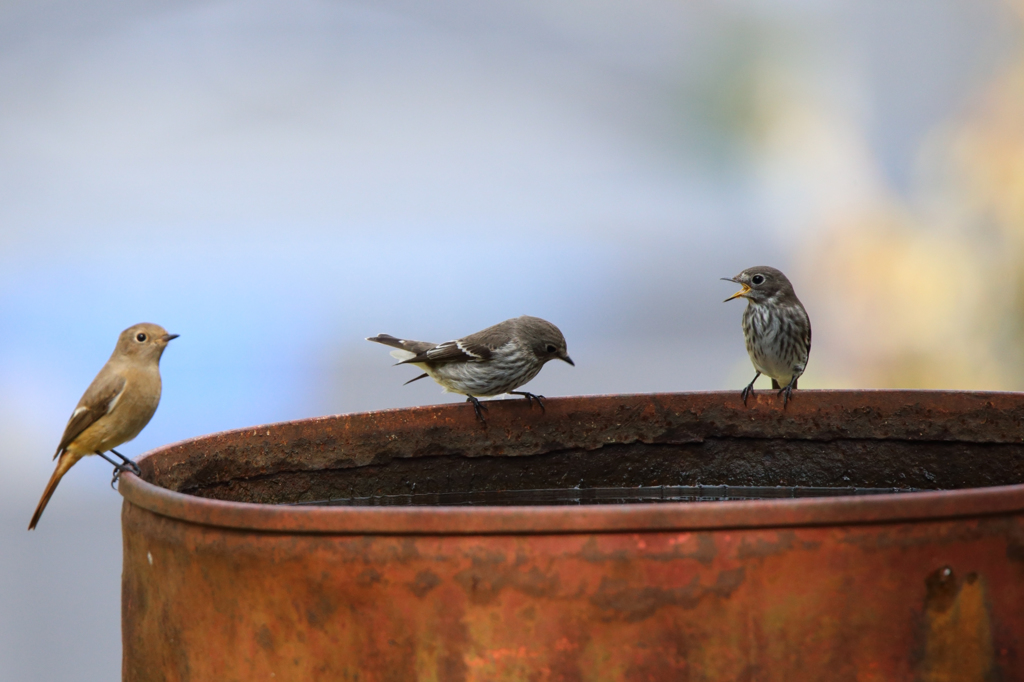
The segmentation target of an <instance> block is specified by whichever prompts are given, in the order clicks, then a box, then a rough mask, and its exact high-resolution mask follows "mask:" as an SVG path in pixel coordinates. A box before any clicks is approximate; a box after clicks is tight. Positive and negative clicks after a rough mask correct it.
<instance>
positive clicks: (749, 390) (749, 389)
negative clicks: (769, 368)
mask: <svg viewBox="0 0 1024 682" xmlns="http://www.w3.org/2000/svg"><path fill="white" fill-rule="evenodd" d="M759 376H761V373H760V372H758V373H757V374H755V375H754V378H753V379H751V380H750V383H749V384H747V387H746V388H744V389H743V390H742V391H740V397H742V398H743V407H746V406H747V398H748V397H749V396H752V395H754V382H755V381H757V378H758V377H759Z"/></svg>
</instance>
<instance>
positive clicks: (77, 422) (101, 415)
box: [28, 323, 178, 530]
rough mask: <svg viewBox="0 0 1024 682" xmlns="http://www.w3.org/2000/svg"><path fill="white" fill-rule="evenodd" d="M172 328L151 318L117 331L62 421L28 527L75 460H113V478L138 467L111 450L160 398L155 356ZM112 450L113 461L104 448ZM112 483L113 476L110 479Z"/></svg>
mask: <svg viewBox="0 0 1024 682" xmlns="http://www.w3.org/2000/svg"><path fill="white" fill-rule="evenodd" d="M176 338H178V335H177V334H168V333H167V330H165V329H164V328H163V327H161V326H159V325H155V324H147V323H142V324H137V325H135V326H133V327H129V328H128V329H125V330H124V331H123V332H121V336H119V337H118V339H117V346H115V347H114V352H113V354H112V355H111V356H110V359H109V360H107V364H105V365H103V369H101V370H100V372H99V374H97V375H96V378H95V379H93V380H92V383H91V384H89V388H87V389H86V390H85V395H83V396H82V399H81V400H79V401H78V406H77V407H76V408H75V411H74V412H72V413H71V419H69V420H68V425H67V426H66V427H64V435H63V436H61V439H60V445H58V446H57V452H56V453H55V454H54V456H53V457H54V459H57V458H58V457H59V458H60V459H57V468H56V469H55V470H54V472H53V475H52V476H51V477H50V482H49V483H47V484H46V490H44V491H43V497H42V499H40V500H39V505H38V506H37V507H36V512H35V514H33V515H32V521H31V522H30V523H29V524H28V529H29V530H32V529H33V528H35V527H36V524H37V523H39V517H40V516H42V515H43V510H44V509H46V504H47V502H49V501H50V497H51V496H52V495H53V491H54V490H56V489H57V484H58V483H60V479H61V478H63V477H64V474H66V473H67V472H68V469H70V468H71V467H72V466H74V465H75V463H76V462H78V460H80V459H82V457H84V456H86V455H99V456H100V457H102V458H103V459H105V460H107V461H108V462H110V463H111V464H113V465H114V478H115V479H116V478H117V476H118V475H119V474H120V473H121V472H122V471H125V470H128V469H130V470H132V471H134V472H135V473H136V474H138V473H140V472H139V467H138V465H136V464H135V462H132V461H131V460H130V459H128V458H127V457H125V456H124V455H122V454H121V453H119V452H118V451H117V450H114V448H116V447H117V446H118V445H121V444H122V443H127V442H128V441H130V440H131V439H132V438H135V436H137V435H139V432H140V431H142V429H143V428H144V427H145V426H146V424H148V423H149V420H150V419H151V418H152V417H153V414H154V413H155V412H156V407H157V405H158V404H160V356H161V355H163V352H164V348H166V347H167V343H168V342H169V341H170V340H171V339H176ZM108 450H109V451H110V452H113V453H114V454H115V455H117V456H118V457H119V458H120V459H121V462H120V463H118V462H115V461H114V460H112V459H110V458H109V457H107V456H106V455H105V454H103V453H104V452H107V451H108ZM111 483H113V481H111Z"/></svg>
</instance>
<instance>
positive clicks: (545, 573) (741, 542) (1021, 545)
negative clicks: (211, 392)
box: [121, 390, 1024, 682]
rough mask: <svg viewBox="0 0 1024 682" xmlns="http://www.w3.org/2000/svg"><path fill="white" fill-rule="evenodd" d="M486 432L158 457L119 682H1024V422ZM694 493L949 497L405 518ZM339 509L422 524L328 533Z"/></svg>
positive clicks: (355, 427) (771, 417)
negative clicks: (545, 494)
mask: <svg viewBox="0 0 1024 682" xmlns="http://www.w3.org/2000/svg"><path fill="white" fill-rule="evenodd" d="M487 417H488V423H487V425H486V426H482V425H481V424H479V423H478V422H477V421H476V420H475V418H474V415H473V410H472V409H471V407H470V406H469V405H445V406H437V407H425V408H418V409H408V410H391V411H385V412H377V413H369V414H355V415H344V416H336V417H323V418H317V419H309V420H303V421H297V422H289V423H282V424H274V425H270V426H261V427H256V428H249V429H242V430H239V431H233V432H229V433H221V434H215V435H211V436H206V437H203V438H197V439H194V440H190V441H185V442H182V443H177V444H174V445H170V446H167V447H164V448H161V449H158V450H155V451H153V452H151V453H149V454H147V455H146V456H144V457H142V458H141V459H140V462H139V463H140V466H141V468H142V478H136V477H134V476H131V475H126V476H124V477H123V478H122V480H121V492H122V494H123V495H124V497H125V503H124V508H123V514H122V523H123V532H124V575H123V593H122V602H123V603H122V609H123V622H122V625H123V640H124V662H123V678H124V679H125V680H131V681H133V682H134V681H142V680H175V681H178V680H180V681H185V680H192V681H197V680H203V681H205V680H218V681H226V680H245V681H248V680H272V679H276V680H360V681H363V682H374V681H378V680H379V681H384V680H402V681H405V680H437V681H442V682H444V681H449V680H451V681H456V680H479V681H483V680H488V681H489V680H552V681H554V680H723V681H724V680H730V681H731V680H751V681H752V680H764V681H767V680H786V681H793V680H835V681H843V680H858V681H866V680H879V681H883V680H884V681H886V682H890V681H893V680H925V681H938V680H950V681H952V680H957V681H960V680H979V681H981V680H1024V660H1022V650H1021V647H1022V643H1024V485H1022V483H1024V443H1022V438H1024V395H1022V394H1007V393H952V392H930V391H929V392H926V391H806V390H805V391H799V392H798V393H797V394H796V397H795V400H793V402H791V403H790V405H789V407H788V408H787V409H786V410H785V411H783V410H782V406H781V403H780V402H779V401H778V400H776V399H775V397H774V395H773V394H771V393H768V392H765V393H764V394H763V395H758V396H757V397H756V398H755V399H754V400H752V401H751V404H750V405H749V406H748V407H744V406H743V404H742V403H741V402H740V399H739V393H738V391H737V392H730V393H691V394H664V395H617V396H596V397H583V398H564V399H551V400H548V401H547V410H546V412H545V413H541V412H540V410H538V409H537V408H536V407H534V408H533V409H530V407H529V406H528V405H527V404H526V401H523V400H516V401H508V402H505V403H502V404H493V403H492V404H491V407H490V410H489V412H488V413H487ZM685 486H712V487H718V488H715V489H716V490H720V489H721V488H720V487H721V486H741V487H743V486H745V487H749V488H751V489H762V490H767V489H776V490H788V489H792V490H800V489H807V490H812V492H813V490H814V489H840V492H842V491H844V490H853V489H875V491H876V492H877V490H878V489H881V488H895V489H930V490H931V491H927V492H904V493H899V494H878V495H842V496H826V497H807V498H800V499H768V500H748V501H712V502H663V503H642V504H615V505H607V504H606V505H598V504H576V505H565V504H563V505H531V506H526V505H511V506H495V505H492V506H436V505H435V506H429V505H426V506H417V505H414V504H403V503H402V501H403V500H406V501H409V502H412V501H415V500H422V499H427V500H428V501H429V499H430V496H431V495H435V496H437V497H436V500H437V501H441V502H443V501H444V500H445V499H446V498H445V497H444V496H445V495H450V494H458V493H464V492H466V491H476V492H478V493H479V492H480V491H484V494H491V493H493V494H494V495H496V496H498V497H495V498H494V499H499V498H500V495H502V494H506V493H507V492H508V491H522V490H546V489H555V490H562V491H565V490H570V491H571V490H578V491H580V500H581V501H584V502H585V501H588V500H592V501H598V500H595V499H594V498H593V497H592V496H591V498H588V497H587V494H588V491H590V493H593V491H595V490H608V489H630V488H641V487H642V488H644V489H649V490H650V489H659V488H662V489H674V488H673V487H685ZM487 491H490V493H488V492H487ZM503 491H504V492H503ZM403 496H406V497H403ZM424 496H426V497H424ZM341 498H346V499H364V500H374V499H376V500H378V501H379V500H391V501H392V502H394V501H396V500H397V504H393V505H392V506H320V505H316V504H313V505H310V504H303V503H309V502H315V501H317V500H328V499H341Z"/></svg>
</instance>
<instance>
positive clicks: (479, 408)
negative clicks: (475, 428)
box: [466, 395, 487, 424]
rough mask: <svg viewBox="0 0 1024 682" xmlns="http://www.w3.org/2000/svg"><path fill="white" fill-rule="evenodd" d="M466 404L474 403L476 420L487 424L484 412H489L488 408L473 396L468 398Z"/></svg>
mask: <svg viewBox="0 0 1024 682" xmlns="http://www.w3.org/2000/svg"><path fill="white" fill-rule="evenodd" d="M466 402H467V403H473V411H474V412H476V418H477V419H479V420H480V422H481V423H483V424H486V423H487V420H486V419H484V412H486V411H487V406H486V405H484V404H483V403H482V402H480V401H479V400H477V399H476V398H474V397H473V396H471V395H469V396H466Z"/></svg>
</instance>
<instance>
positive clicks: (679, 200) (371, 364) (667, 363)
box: [0, 0, 1024, 682]
mask: <svg viewBox="0 0 1024 682" xmlns="http://www.w3.org/2000/svg"><path fill="white" fill-rule="evenodd" d="M1022 17H1024V2H1010V1H1009V0H902V1H901V2H891V0H842V1H841V0H742V1H741V0H718V1H716V2H711V1H709V0H697V1H682V0H639V1H632V2H626V1H625V0H605V1H603V2H599V1H597V0H592V1H589V2H582V1H576V2H568V1H567V2H555V3H552V2H541V1H540V0H507V1H506V2H502V3H479V2H473V1H472V0H433V1H432V2H429V3H423V2H413V1H409V0H377V1H376V2H368V1H362V2H360V1H355V0H334V1H331V0H323V1H318V0H295V1H294V2H289V3H278V2H267V1H264V0H247V1H245V2H240V1H229V2H203V1H187V0H174V1H173V2H172V1H170V0H154V1H151V2H127V1H125V2H121V1H118V0H96V1H92V2H75V1H73V0H7V1H6V2H4V3H3V4H0V93H2V94H0V434H2V437H3V438H2V442H3V453H2V455H0V548H2V549H0V680H11V681H15V680H16V681H19V682H20V681H25V680H46V681H56V680H75V681H83V680H113V679H118V677H119V675H120V672H119V671H120V615H119V614H120V611H119V609H120V605H119V598H120V586H119V585H120V583H119V581H120V570H121V554H120V552H121V549H120V526H119V523H120V519H119V509H120V499H121V498H120V497H119V496H118V495H117V494H116V493H115V492H113V491H112V490H111V489H110V487H109V486H108V481H109V479H110V467H109V465H107V464H106V463H104V462H103V461H101V460H99V459H98V458H90V459H88V460H85V461H83V462H81V463H80V464H79V465H78V466H76V467H75V468H74V469H73V470H72V471H71V472H70V473H69V474H68V476H67V477H66V478H65V479H64V481H63V483H62V484H61V486H60V489H59V490H58V492H57V494H56V495H55V497H54V499H53V501H52V502H51V504H50V506H49V508H48V509H47V512H46V514H45V515H44V516H43V519H42V521H41V523H40V526H39V529H38V530H37V531H35V532H34V533H27V532H26V531H25V527H26V525H27V523H28V520H29V517H30V515H31V512H32V509H33V508H34V506H35V504H36V501H37V500H38V496H39V494H40V493H41V492H42V489H43V486H44V485H45V482H46V480H47V478H48V477H49V475H50V472H51V471H52V466H53V464H52V462H51V461H50V456H51V455H52V453H53V449H54V447H55V446H56V443H57V441H58V440H59V437H60V434H61V431H62V429H63V427H64V424H65V422H66V420H67V418H68V416H69V415H70V413H71V410H72V409H73V407H74V405H75V404H76V402H77V401H78V399H79V397H80V395H81V394H82V392H83V391H84V389H85V387H86V386H87V385H88V383H89V381H90V380H91V379H92V377H93V376H94V375H95V373H96V371H98V369H99V368H100V367H101V366H102V365H103V363H104V362H105V361H106V359H107V357H108V356H109V354H110V352H111V350H112V349H113V345H114V341H115V339H116V337H117V335H118V333H119V332H120V331H121V330H122V329H124V328H125V327H127V326H129V325H131V324H133V323H136V322H140V321H151V322H156V323H159V324H161V325H163V326H165V327H166V328H167V329H168V330H169V331H172V332H176V333H179V334H181V338H180V339H179V340H177V341H174V342H173V343H172V344H171V346H170V347H169V348H168V350H167V352H166V354H165V355H164V359H163V362H162V369H163V377H164V393H163V401H162V403H161V406H160V409H159V411H158V412H157V414H156V416H155V418H154V419H153V421H152V422H151V423H150V425H149V427H148V428H147V429H146V430H145V431H144V432H143V433H142V435H141V436H139V437H138V438H137V439H136V440H135V441H134V442H132V443H130V444H127V445H125V446H124V447H123V448H121V449H120V450H121V452H123V453H125V454H127V455H129V456H136V455H138V454H141V453H143V452H145V451H146V450H149V449H151V448H153V447H156V446H158V445H162V444H165V443H168V442H171V441H176V440H180V439H183V438H188V437H191V436H196V435H201V434H205V433H209V432H213V431H220V430H224V429H232V428H236V427H242V426H247V425H252V424H257V423H264V422H274V421H280V420H287V419H296V418H301V417H309V416H314V415H323V414H332V413H339V412H351V411H362V410H376V409H382V408H390V407H402V406H410V405H423V404H430V403H436V402H446V401H452V400H458V398H456V397H453V396H449V395H445V394H442V393H441V392H440V389H439V387H438V386H437V385H435V384H433V383H432V382H429V381H421V382H417V383H414V384H412V385H409V386H403V385H402V383H403V382H404V381H406V380H407V379H410V378H412V377H413V376H415V374H416V372H415V371H414V370H413V369H411V368H404V367H403V368H396V367H392V366H391V365H392V363H393V360H392V359H391V358H390V356H389V355H388V353H387V349H385V348H383V347H380V346H376V345H374V344H370V343H367V342H366V341H364V340H363V338H364V337H366V336H370V335H373V334H376V333H379V332H387V333H391V334H395V335H399V336H406V337H409V338H416V339H423V340H431V341H438V342H440V341H444V340H447V339H451V338H454V337H457V336H462V335H464V334H467V333H470V332H473V331H476V330H479V329H481V328H483V327H485V326H488V325H490V324H493V323H495V322H498V321H501V320H503V319H506V318H509V317H513V316H517V315H521V314H531V315H537V316H540V317H544V318H547V319H549V320H551V321H553V322H555V323H556V324H557V325H558V326H559V327H560V328H561V329H562V331H563V332H564V333H565V336H566V337H567V339H568V343H569V350H570V352H571V354H572V357H573V358H574V360H575V361H576V367H575V368H572V367H569V366H568V365H565V364H564V363H552V364H551V365H549V366H548V367H547V369H545V370H544V372H543V373H542V374H541V375H540V377H538V379H536V380H535V381H534V382H533V383H531V384H530V385H529V386H528V388H529V390H531V391H533V392H536V393H542V394H545V395H548V396H558V395H569V394H584V393H616V392H647V391H683V390H711V389H732V390H737V391H738V390H739V389H740V388H741V387H742V386H743V385H745V384H746V383H747V382H748V381H749V380H750V377H751V376H752V375H753V370H752V368H751V366H750V363H749V360H748V359H747V357H746V352H745V351H744V347H743V341H742V337H741V332H740V328H739V325H740V315H741V312H742V307H743V305H744V304H743V303H741V302H731V303H730V304H728V305H724V304H723V303H722V300H723V299H724V298H725V297H726V296H728V295H729V294H731V293H733V291H734V290H735V287H734V285H732V284H730V283H726V282H721V281H719V278H720V277H731V276H733V275H735V274H736V273H738V272H739V271H740V270H742V269H744V268H746V267H748V266H751V265H755V264H770V265H775V266H777V267H779V268H781V269H783V270H784V271H785V272H787V274H789V275H790V278H791V279H792V280H793V282H794V284H795V287H796V290H797V292H798V294H799V295H800V297H801V298H802V300H803V302H804V304H805V305H806V307H807V309H808V311H809V313H810V316H811V319H812V320H813V322H814V351H813V353H812V354H811V360H810V365H809V369H808V371H807V373H806V374H805V375H804V378H803V379H802V380H801V387H805V388H814V387H946V388H970V389H998V390H1018V389H1020V388H1022V387H1024V355H1022V352H1024V344H1022V341H1024V339H1022V336H1024V307H1022V305H1021V301H1022V297H1024V50H1022V47H1024V44H1022V41H1021V27H1022ZM762 382H763V383H761V384H759V386H762V387H766V386H767V385H768V384H767V381H766V380H764V379H762Z"/></svg>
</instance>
